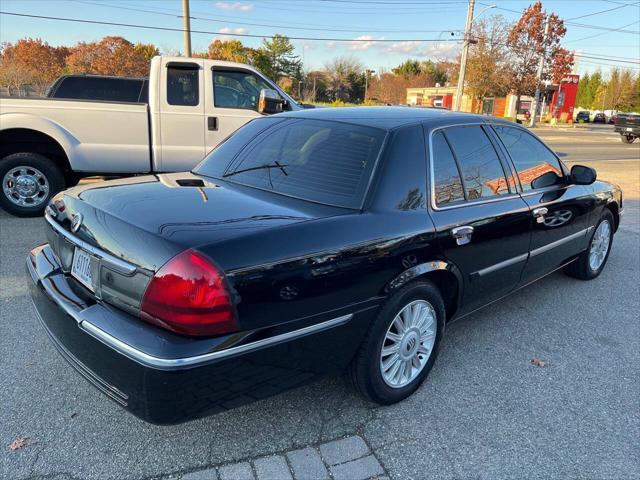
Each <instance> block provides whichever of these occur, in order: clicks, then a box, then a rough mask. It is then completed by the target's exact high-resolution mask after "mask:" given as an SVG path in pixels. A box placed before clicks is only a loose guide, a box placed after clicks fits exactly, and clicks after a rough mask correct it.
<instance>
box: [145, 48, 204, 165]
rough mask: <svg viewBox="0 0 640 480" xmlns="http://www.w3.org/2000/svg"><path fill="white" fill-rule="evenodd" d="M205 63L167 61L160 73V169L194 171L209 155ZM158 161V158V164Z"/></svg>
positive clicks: (197, 61)
mask: <svg viewBox="0 0 640 480" xmlns="http://www.w3.org/2000/svg"><path fill="white" fill-rule="evenodd" d="M202 64H203V61H202V60H195V59H189V60H187V59H185V61H184V62H176V61H167V62H165V61H163V63H162V68H161V73H160V88H159V90H160V92H159V93H160V101H159V108H160V132H159V138H160V139H161V140H160V142H161V148H160V151H161V155H162V157H161V158H160V159H159V160H160V161H159V162H157V163H158V164H159V167H158V170H159V171H162V172H176V171H183V170H190V169H192V168H193V167H194V166H195V165H197V164H198V163H199V162H200V160H202V158H203V157H204V154H205V140H204V130H203V127H202V125H203V123H204V98H202V95H201V92H202V90H203V84H204V79H203V74H202V72H203V69H202ZM157 160H158V159H156V161H157Z"/></svg>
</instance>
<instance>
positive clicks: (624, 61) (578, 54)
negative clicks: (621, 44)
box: [573, 53, 640, 65]
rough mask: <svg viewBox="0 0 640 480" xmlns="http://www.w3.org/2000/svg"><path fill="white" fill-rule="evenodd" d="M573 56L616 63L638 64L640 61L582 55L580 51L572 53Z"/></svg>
mask: <svg viewBox="0 0 640 480" xmlns="http://www.w3.org/2000/svg"><path fill="white" fill-rule="evenodd" d="M573 56H574V57H578V58H588V59H592V60H605V61H613V62H617V63H630V64H633V65H640V61H629V60H618V59H615V58H608V57H594V56H591V55H582V54H580V53H574V54H573Z"/></svg>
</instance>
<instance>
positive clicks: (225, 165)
mask: <svg viewBox="0 0 640 480" xmlns="http://www.w3.org/2000/svg"><path fill="white" fill-rule="evenodd" d="M621 215H622V193H621V191H620V189H619V188H617V187H615V186H613V185H611V184H609V183H605V182H602V181H596V174H595V171H594V170H593V169H591V168H588V167H583V166H574V167H573V168H572V169H571V170H568V169H567V168H566V167H565V165H563V163H562V162H561V161H560V160H559V159H558V157H557V156H556V155H555V154H554V153H553V152H552V151H551V150H550V149H549V148H547V147H546V146H545V145H544V144H543V143H542V142H541V141H540V140H539V139H538V138H537V137H535V136H534V135H532V134H531V133H529V132H528V131H527V130H526V129H524V128H522V127H520V126H518V125H516V124H514V123H511V122H507V121H502V120H499V119H496V118H492V117H484V116H475V115H467V114H458V113H451V112H447V111H442V110H431V109H410V108H402V107H373V108H353V109H352V108H344V109H318V110H306V111H301V112H292V113H286V114H281V115H274V116H271V117H265V118H262V119H259V120H255V121H252V122H250V123H249V124H247V125H246V126H244V127H243V128H241V129H240V130H239V131H238V132H236V133H235V134H234V135H232V136H231V137H229V138H228V139H227V140H226V141H225V142H224V143H222V144H221V145H219V146H218V147H217V148H216V149H215V150H214V151H212V152H211V154H209V155H208V157H207V158H206V159H205V160H204V161H203V162H202V163H201V164H200V165H199V166H198V167H197V168H196V169H195V170H194V171H193V172H190V173H178V174H167V175H157V176H147V177H136V178H130V179H123V180H115V181H108V182H104V183H99V184H92V185H81V186H78V187H75V188H72V189H70V190H67V191H66V192H63V193H61V194H59V195H57V196H56V197H55V198H54V199H53V200H52V202H51V203H50V205H49V206H48V208H47V211H46V225H47V235H48V241H49V243H48V244H45V245H42V246H40V247H37V248H35V249H34V250H33V251H32V252H31V253H30V255H29V256H28V259H27V269H28V271H29V274H30V275H29V278H30V280H29V283H30V286H31V294H32V297H33V301H34V304H35V306H36V309H37V311H38V314H39V318H40V319H41V322H42V325H43V327H44V330H45V331H46V332H47V334H48V335H49V336H50V338H51V340H52V341H53V344H54V345H55V346H56V347H57V348H58V350H59V351H60V353H61V354H62V355H63V356H64V357H65V358H66V359H67V360H68V361H69V363H70V364H71V365H73V366H74V367H75V368H76V370H77V371H78V372H79V373H80V374H81V375H83V376H84V377H86V378H87V380H89V381H90V382H91V383H92V384H93V385H94V386H96V387H97V388H99V389H100V390H101V391H103V392H104V393H105V394H106V395H107V396H109V397H110V398H111V399H112V400H114V401H116V402H117V403H119V404H120V405H122V406H123V407H124V408H126V409H128V410H130V411H131V412H133V413H134V414H136V415H138V416H140V417H142V418H144V419H146V420H148V421H150V422H154V423H175V422H180V421H184V420H187V419H190V418H194V417H198V416H202V415H206V414H209V413H213V412H218V411H221V410H225V409H229V408H233V407H235V406H237V405H241V404H244V403H246V402H250V401H254V400H258V399H262V398H265V397H268V396H271V395H274V394H277V393H279V392H282V391H283V390H286V389H289V388H292V387H295V386H298V385H301V384H304V383H306V382H308V381H310V380H312V379H314V378H317V377H319V376H321V375H326V374H328V373H331V372H340V371H344V370H345V369H346V370H347V371H348V372H349V378H350V379H351V380H352V382H353V384H354V386H355V387H356V388H357V389H358V390H359V391H360V392H361V393H362V394H363V395H364V396H365V397H366V398H368V399H370V400H372V401H374V402H378V403H381V404H391V403H394V402H398V401H400V400H402V399H404V398H406V397H407V396H409V395H411V393H413V392H414V391H415V390H416V389H417V388H418V387H419V386H420V384H421V383H422V382H423V381H424V379H425V377H426V376H427V374H428V373H429V370H430V369H431V367H432V366H433V363H434V361H435V359H436V355H437V352H438V347H439V345H440V344H441V342H442V338H443V335H444V332H445V324H446V323H447V322H448V321H451V320H453V319H456V318H460V317H463V316H464V315H467V314H469V313H470V312H472V311H474V310H476V309H478V308H480V307H482V306H484V305H487V304H488V303H490V302H493V301H495V300H498V299H501V298H502V297H504V296H506V295H507V294H509V293H511V292H513V291H515V290H517V289H519V288H521V287H523V286H525V285H527V284H529V283H531V282H532V281H534V280H537V279H539V278H541V277H543V276H545V275H547V274H549V273H550V272H553V271H554V270H557V269H560V268H563V269H564V271H565V272H567V273H568V274H569V275H571V276H573V277H577V278H580V279H584V280H589V279H593V278H595V277H597V276H598V275H599V274H600V272H601V271H602V269H603V268H604V266H605V264H606V262H607V257H608V255H609V252H610V249H611V244H612V240H613V234H614V232H615V231H616V229H617V228H618V224H619V221H620V216H621Z"/></svg>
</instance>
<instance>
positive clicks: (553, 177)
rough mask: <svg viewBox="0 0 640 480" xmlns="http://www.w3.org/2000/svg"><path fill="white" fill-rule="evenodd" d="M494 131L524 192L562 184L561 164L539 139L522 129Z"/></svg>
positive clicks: (508, 128)
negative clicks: (507, 154)
mask: <svg viewBox="0 0 640 480" xmlns="http://www.w3.org/2000/svg"><path fill="white" fill-rule="evenodd" d="M494 129H495V131H496V133H497V134H498V137H500V140H501V141H502V143H503V144H504V146H505V148H506V149H507V152H509V156H510V157H511V160H513V164H514V165H515V167H516V172H517V173H518V178H519V179H520V184H521V185H522V190H523V191H525V192H527V191H530V190H534V189H537V188H545V187H550V186H552V185H558V184H561V183H562V179H563V174H562V169H561V168H560V162H559V161H558V159H557V158H556V157H555V155H553V153H551V152H550V151H549V149H548V148H547V147H546V146H545V145H544V144H543V143H542V142H540V141H539V140H538V139H537V138H535V137H534V136H533V135H531V134H530V133H528V132H526V131H525V130H522V129H520V128H514V127H504V126H501V125H500V126H494Z"/></svg>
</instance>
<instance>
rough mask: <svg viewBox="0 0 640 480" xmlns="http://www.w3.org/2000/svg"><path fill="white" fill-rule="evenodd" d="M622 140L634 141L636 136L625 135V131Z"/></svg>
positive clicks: (625, 141)
mask: <svg viewBox="0 0 640 480" xmlns="http://www.w3.org/2000/svg"><path fill="white" fill-rule="evenodd" d="M620 140H622V143H633V142H634V141H635V140H636V137H635V136H634V135H625V134H624V133H621V134H620Z"/></svg>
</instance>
